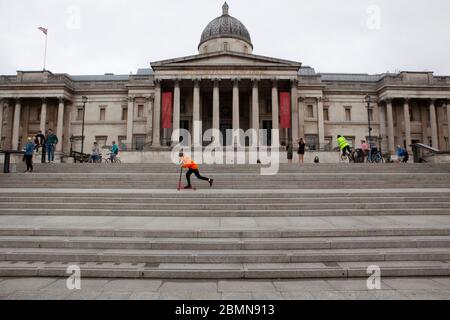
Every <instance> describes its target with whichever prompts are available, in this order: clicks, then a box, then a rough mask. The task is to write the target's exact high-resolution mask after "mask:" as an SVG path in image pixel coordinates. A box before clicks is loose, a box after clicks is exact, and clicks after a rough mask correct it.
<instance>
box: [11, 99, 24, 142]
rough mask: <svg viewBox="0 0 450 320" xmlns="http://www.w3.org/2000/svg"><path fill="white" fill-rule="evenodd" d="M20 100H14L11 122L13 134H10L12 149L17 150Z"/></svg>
mask: <svg viewBox="0 0 450 320" xmlns="http://www.w3.org/2000/svg"><path fill="white" fill-rule="evenodd" d="M21 108H22V106H21V104H20V98H16V106H15V108H14V122H13V132H12V141H11V145H12V149H13V150H18V149H19V130H20V111H21Z"/></svg>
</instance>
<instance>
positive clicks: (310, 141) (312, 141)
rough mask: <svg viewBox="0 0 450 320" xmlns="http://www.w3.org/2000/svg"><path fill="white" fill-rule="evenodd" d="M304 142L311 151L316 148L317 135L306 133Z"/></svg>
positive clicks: (317, 142)
mask: <svg viewBox="0 0 450 320" xmlns="http://www.w3.org/2000/svg"><path fill="white" fill-rule="evenodd" d="M305 143H306V147H307V148H308V149H309V150H311V151H315V150H318V147H319V146H318V144H319V137H318V136H315V135H307V136H305Z"/></svg>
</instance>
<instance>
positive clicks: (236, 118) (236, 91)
mask: <svg viewBox="0 0 450 320" xmlns="http://www.w3.org/2000/svg"><path fill="white" fill-rule="evenodd" d="M238 132H239V79H234V80H233V142H234V145H238V146H240V139H239V135H238Z"/></svg>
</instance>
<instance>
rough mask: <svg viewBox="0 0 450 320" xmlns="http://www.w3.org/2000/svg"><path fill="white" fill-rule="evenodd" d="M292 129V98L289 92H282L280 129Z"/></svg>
mask: <svg viewBox="0 0 450 320" xmlns="http://www.w3.org/2000/svg"><path fill="white" fill-rule="evenodd" d="M290 127H291V96H290V94H289V92H280V129H289V128H290Z"/></svg>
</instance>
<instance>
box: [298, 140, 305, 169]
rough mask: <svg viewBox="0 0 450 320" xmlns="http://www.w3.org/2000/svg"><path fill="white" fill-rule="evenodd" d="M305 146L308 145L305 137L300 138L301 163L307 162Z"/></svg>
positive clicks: (299, 154) (299, 153) (299, 156)
mask: <svg viewBox="0 0 450 320" xmlns="http://www.w3.org/2000/svg"><path fill="white" fill-rule="evenodd" d="M305 147H306V143H305V141H304V140H303V138H301V139H300V140H298V151H297V154H298V158H299V159H298V161H299V163H302V164H303V163H305Z"/></svg>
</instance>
